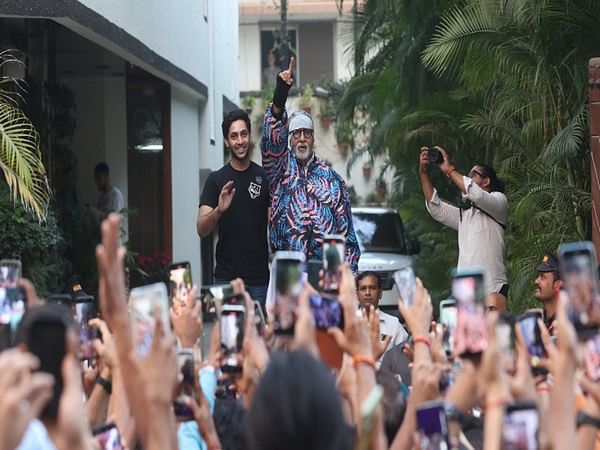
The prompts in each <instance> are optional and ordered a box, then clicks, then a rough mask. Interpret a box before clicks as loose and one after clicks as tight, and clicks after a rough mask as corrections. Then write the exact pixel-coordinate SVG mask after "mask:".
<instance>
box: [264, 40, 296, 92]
mask: <svg viewBox="0 0 600 450" xmlns="http://www.w3.org/2000/svg"><path fill="white" fill-rule="evenodd" d="M277 36H278V31H277V30H274V29H271V30H262V31H261V32H260V50H261V57H260V62H261V64H260V67H261V77H260V78H261V86H262V87H263V88H264V87H265V86H266V85H268V84H271V85H272V84H274V83H275V77H276V76H277V74H278V73H279V72H280V71H281V70H282V69H286V68H287V65H288V64H289V57H290V56H292V55H294V54H296V50H297V46H296V42H297V39H296V30H288V41H289V43H290V50H289V53H288V61H287V62H286V61H282V60H281V54H280V52H279V49H276V48H275V47H276V45H277ZM296 78H298V74H296ZM297 82H298V80H296V83H297Z"/></svg>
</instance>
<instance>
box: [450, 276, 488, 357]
mask: <svg viewBox="0 0 600 450" xmlns="http://www.w3.org/2000/svg"><path fill="white" fill-rule="evenodd" d="M483 286H484V283H483V272H482V271H480V270H460V271H459V270H456V271H455V274H454V276H453V278H452V298H454V299H456V305H457V317H456V336H455V339H454V345H455V354H456V355H461V356H465V357H475V356H478V355H480V354H481V353H482V352H483V351H484V350H485V349H486V348H487V343H488V335H487V325H486V321H485V293H484V288H483Z"/></svg>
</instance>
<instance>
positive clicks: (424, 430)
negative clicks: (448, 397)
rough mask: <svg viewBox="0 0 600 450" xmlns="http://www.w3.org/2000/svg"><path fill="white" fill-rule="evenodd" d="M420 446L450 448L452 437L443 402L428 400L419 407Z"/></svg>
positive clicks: (418, 428) (425, 447) (418, 429)
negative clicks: (449, 432)
mask: <svg viewBox="0 0 600 450" xmlns="http://www.w3.org/2000/svg"><path fill="white" fill-rule="evenodd" d="M417 431H418V432H419V441H420V444H421V446H420V448H423V449H436V450H438V449H439V450H441V449H448V448H450V439H449V434H448V422H447V420H446V411H445V409H444V404H443V402H437V401H436V402H426V403H423V404H421V405H420V406H418V407H417Z"/></svg>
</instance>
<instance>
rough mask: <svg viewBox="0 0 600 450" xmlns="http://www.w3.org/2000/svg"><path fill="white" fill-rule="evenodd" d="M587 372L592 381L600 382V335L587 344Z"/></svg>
mask: <svg viewBox="0 0 600 450" xmlns="http://www.w3.org/2000/svg"><path fill="white" fill-rule="evenodd" d="M585 370H586V372H587V375H588V377H590V378H591V379H592V380H594V381H600V335H596V336H594V337H593V338H592V339H590V340H588V341H587V342H586V343H585Z"/></svg>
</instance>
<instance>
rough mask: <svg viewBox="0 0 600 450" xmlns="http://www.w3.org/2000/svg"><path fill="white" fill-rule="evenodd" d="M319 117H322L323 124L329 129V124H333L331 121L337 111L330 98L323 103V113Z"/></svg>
mask: <svg viewBox="0 0 600 450" xmlns="http://www.w3.org/2000/svg"><path fill="white" fill-rule="evenodd" d="M319 117H320V118H321V126H322V127H323V128H325V129H326V130H328V129H329V126H330V125H331V121H332V120H333V119H334V118H335V113H334V111H333V108H332V106H331V102H330V101H329V100H325V102H324V103H323V104H322V106H321V114H320V116H319Z"/></svg>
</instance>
